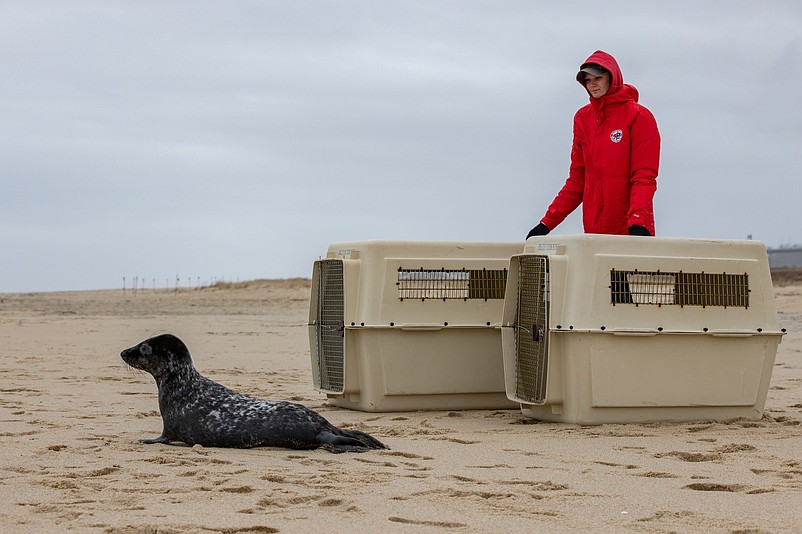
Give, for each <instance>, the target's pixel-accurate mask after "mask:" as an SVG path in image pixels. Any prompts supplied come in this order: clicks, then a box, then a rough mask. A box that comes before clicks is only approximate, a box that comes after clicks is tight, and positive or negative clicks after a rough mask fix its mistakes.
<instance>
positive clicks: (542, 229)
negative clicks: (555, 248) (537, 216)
mask: <svg viewBox="0 0 802 534" xmlns="http://www.w3.org/2000/svg"><path fill="white" fill-rule="evenodd" d="M644 230H645V228H644ZM549 232H551V230H549V227H548V226H546V225H545V224H543V223H539V224H538V225H537V226H535V227H534V228H532V229H531V230H529V233H528V234H527V235H526V238H527V239H529V238H530V237H532V236H533V235H546V234H548V233H549Z"/></svg>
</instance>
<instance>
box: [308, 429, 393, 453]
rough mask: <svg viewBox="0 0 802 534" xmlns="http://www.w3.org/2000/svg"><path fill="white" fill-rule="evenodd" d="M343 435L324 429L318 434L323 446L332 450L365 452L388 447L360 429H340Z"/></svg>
mask: <svg viewBox="0 0 802 534" xmlns="http://www.w3.org/2000/svg"><path fill="white" fill-rule="evenodd" d="M340 432H341V433H342V434H341V435H337V434H334V433H332V432H330V431H328V430H324V431H323V432H321V433H320V434H318V435H317V439H318V441H319V442H320V443H321V447H323V448H324V449H326V450H327V451H331V452H365V451H367V450H369V449H386V448H387V446H386V445H384V444H383V443H382V442H380V441H379V440H377V439H376V438H374V437H372V436H368V435H367V434H365V433H364V432H359V431H358V430H340Z"/></svg>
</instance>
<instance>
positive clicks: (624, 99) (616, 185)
mask: <svg viewBox="0 0 802 534" xmlns="http://www.w3.org/2000/svg"><path fill="white" fill-rule="evenodd" d="M588 64H596V65H601V66H602V67H604V68H605V69H607V70H608V71H610V89H609V90H608V91H607V94H606V95H604V96H603V97H601V98H593V97H591V98H590V103H589V104H587V105H585V106H583V107H582V108H580V109H579V111H577V112H576V115H574V142H573V146H572V148H571V169H570V172H569V174H568V179H567V180H566V181H565V185H563V187H562V189H561V190H560V192H559V193H558V194H557V197H556V198H555V199H554V201H553V202H552V203H551V205H550V206H549V209H548V210H547V211H546V215H545V216H544V217H543V219H542V221H541V222H542V223H543V224H545V225H546V226H547V227H548V228H549V229H554V228H555V227H556V226H557V225H558V224H560V223H561V222H562V221H563V220H564V219H565V218H566V217H567V216H568V215H569V214H570V213H571V212H572V211H574V210H575V209H576V208H577V207H578V206H579V204H580V203H581V204H582V220H583V223H584V226H585V233H589V234H621V235H627V234H628V233H629V231H628V228H629V227H630V226H643V227H645V228H646V229H647V230H649V232H650V233H651V234H652V235H655V232H654V208H653V205H652V199H653V198H654V193H655V191H656V190H657V170H658V166H659V163H660V133H659V132H658V130H657V122H656V121H655V120H654V116H653V115H652V114H651V112H650V111H649V110H648V109H646V108H645V107H643V106H642V105H640V104H638V91H637V89H635V88H634V87H633V86H631V85H629V84H625V83H624V77H623V75H622V74H621V69H620V68H619V66H618V63H617V62H616V60H615V58H613V56H611V55H610V54H608V53H606V52H602V51H601V50H597V51H596V52H594V53H593V54H592V55H591V56H590V57H589V58H588V59H587V61H585V63H583V64H582V66H580V69H582V68H584V67H585V66H587V65H588ZM580 75H581V76H577V80H578V81H579V83H580V84H582V86H583V87H585V83H584V73H582V72H580Z"/></svg>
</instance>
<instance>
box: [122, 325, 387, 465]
mask: <svg viewBox="0 0 802 534" xmlns="http://www.w3.org/2000/svg"><path fill="white" fill-rule="evenodd" d="M120 356H121V357H122V359H123V361H124V362H125V363H127V364H128V365H130V366H131V367H133V368H135V369H140V370H142V371H146V372H148V373H150V374H151V375H153V378H154V379H155V380H156V385H157V386H158V390H159V410H160V412H161V416H162V422H163V423H164V429H163V431H162V434H161V436H159V437H157V438H154V439H144V440H141V443H165V444H169V443H172V442H183V443H186V444H187V445H195V444H198V445H202V446H204V447H232V448H246V449H247V448H251V447H284V448H289V449H316V448H318V447H322V448H324V449H327V450H329V451H331V452H346V451H350V452H363V451H366V450H368V449H386V448H387V447H386V446H385V445H384V444H383V443H382V442H380V441H379V440H377V439H376V438H374V437H372V436H369V435H368V434H365V433H364V432H360V431H358V430H351V429H345V428H337V427H336V426H334V425H332V424H331V423H329V422H328V421H327V420H326V419H325V418H324V417H323V416H322V415H320V414H319V413H317V412H315V411H313V410H311V409H309V408H307V407H306V406H303V405H300V404H295V403H292V402H286V401H270V400H263V399H257V398H254V397H250V396H248V395H243V394H242V393H237V392H236V391H233V390H231V389H229V388H227V387H225V386H222V385H220V384H218V383H217V382H214V381H212V380H209V379H208V378H206V377H204V376H203V375H201V374H200V373H199V372H198V371H197V370H196V369H195V366H194V365H193V364H192V357H191V356H190V353H189V349H187V346H186V345H185V344H184V342H183V341H181V340H180V339H179V338H177V337H176V336H174V335H172V334H163V335H160V336H156V337H152V338H150V339H146V340H145V341H143V342H141V343H139V344H138V345H136V346H134V347H131V348H129V349H125V350H124V351H122V352H121V353H120Z"/></svg>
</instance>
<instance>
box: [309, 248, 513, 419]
mask: <svg viewBox="0 0 802 534" xmlns="http://www.w3.org/2000/svg"><path fill="white" fill-rule="evenodd" d="M522 249H523V243H462V242H457V243H455V242H404V241H365V242H354V243H336V244H333V245H331V246H330V247H329V250H328V253H327V254H326V257H325V258H324V259H320V260H318V261H316V262H315V264H314V269H313V274H312V294H311V302H310V307H309V341H310V349H311V357H312V378H313V382H314V387H315V389H317V390H319V391H322V392H324V393H326V395H327V396H328V398H329V399H330V402H331V403H332V404H334V405H336V406H341V407H345V408H352V409H357V410H363V411H369V412H387V411H411V410H459V409H500V408H517V407H518V405H517V403H515V402H513V401H511V400H509V399H508V398H507V396H506V393H505V386H504V369H503V362H502V353H501V331H500V321H501V313H502V309H503V305H504V291H505V285H506V278H507V267H508V265H509V259H510V256H512V255H513V254H518V253H520V252H521V250H522Z"/></svg>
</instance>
